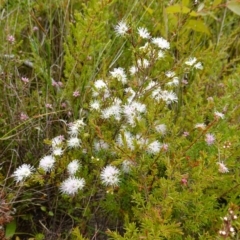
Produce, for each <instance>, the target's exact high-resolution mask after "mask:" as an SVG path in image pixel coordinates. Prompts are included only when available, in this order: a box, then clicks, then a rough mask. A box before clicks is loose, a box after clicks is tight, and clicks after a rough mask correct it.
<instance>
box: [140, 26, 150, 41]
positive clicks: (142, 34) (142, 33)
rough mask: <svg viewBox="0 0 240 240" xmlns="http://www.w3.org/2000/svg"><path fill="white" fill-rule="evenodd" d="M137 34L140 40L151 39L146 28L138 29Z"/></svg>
mask: <svg viewBox="0 0 240 240" xmlns="http://www.w3.org/2000/svg"><path fill="white" fill-rule="evenodd" d="M138 34H139V36H140V37H141V38H145V39H148V38H151V36H150V33H149V32H148V30H147V29H146V28H143V27H139V28H138Z"/></svg>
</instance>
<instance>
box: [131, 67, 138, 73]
mask: <svg viewBox="0 0 240 240" xmlns="http://www.w3.org/2000/svg"><path fill="white" fill-rule="evenodd" d="M129 72H130V74H131V75H134V74H135V73H137V72H138V68H137V67H136V66H132V67H130V69H129Z"/></svg>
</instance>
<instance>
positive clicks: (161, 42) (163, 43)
mask: <svg viewBox="0 0 240 240" xmlns="http://www.w3.org/2000/svg"><path fill="white" fill-rule="evenodd" d="M152 43H153V44H155V45H157V46H158V47H159V48H161V49H170V43H169V42H168V41H167V40H166V39H164V38H162V37H157V38H152Z"/></svg>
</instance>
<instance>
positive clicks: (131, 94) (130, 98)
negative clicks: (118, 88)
mask: <svg viewBox="0 0 240 240" xmlns="http://www.w3.org/2000/svg"><path fill="white" fill-rule="evenodd" d="M124 92H125V93H127V96H128V95H130V96H129V97H128V98H127V101H128V102H132V101H133V99H134V97H135V96H136V92H135V91H134V90H133V89H132V88H130V87H129V88H125V89H124Z"/></svg>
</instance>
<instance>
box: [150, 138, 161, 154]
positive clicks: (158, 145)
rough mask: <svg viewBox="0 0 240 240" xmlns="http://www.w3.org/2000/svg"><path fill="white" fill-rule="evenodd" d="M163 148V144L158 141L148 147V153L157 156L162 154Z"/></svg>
mask: <svg viewBox="0 0 240 240" xmlns="http://www.w3.org/2000/svg"><path fill="white" fill-rule="evenodd" d="M161 148H162V144H161V143H160V142H158V141H154V142H152V143H150V144H149V145H148V147H147V151H148V152H149V153H152V154H157V153H159V152H160V150H161Z"/></svg>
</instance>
